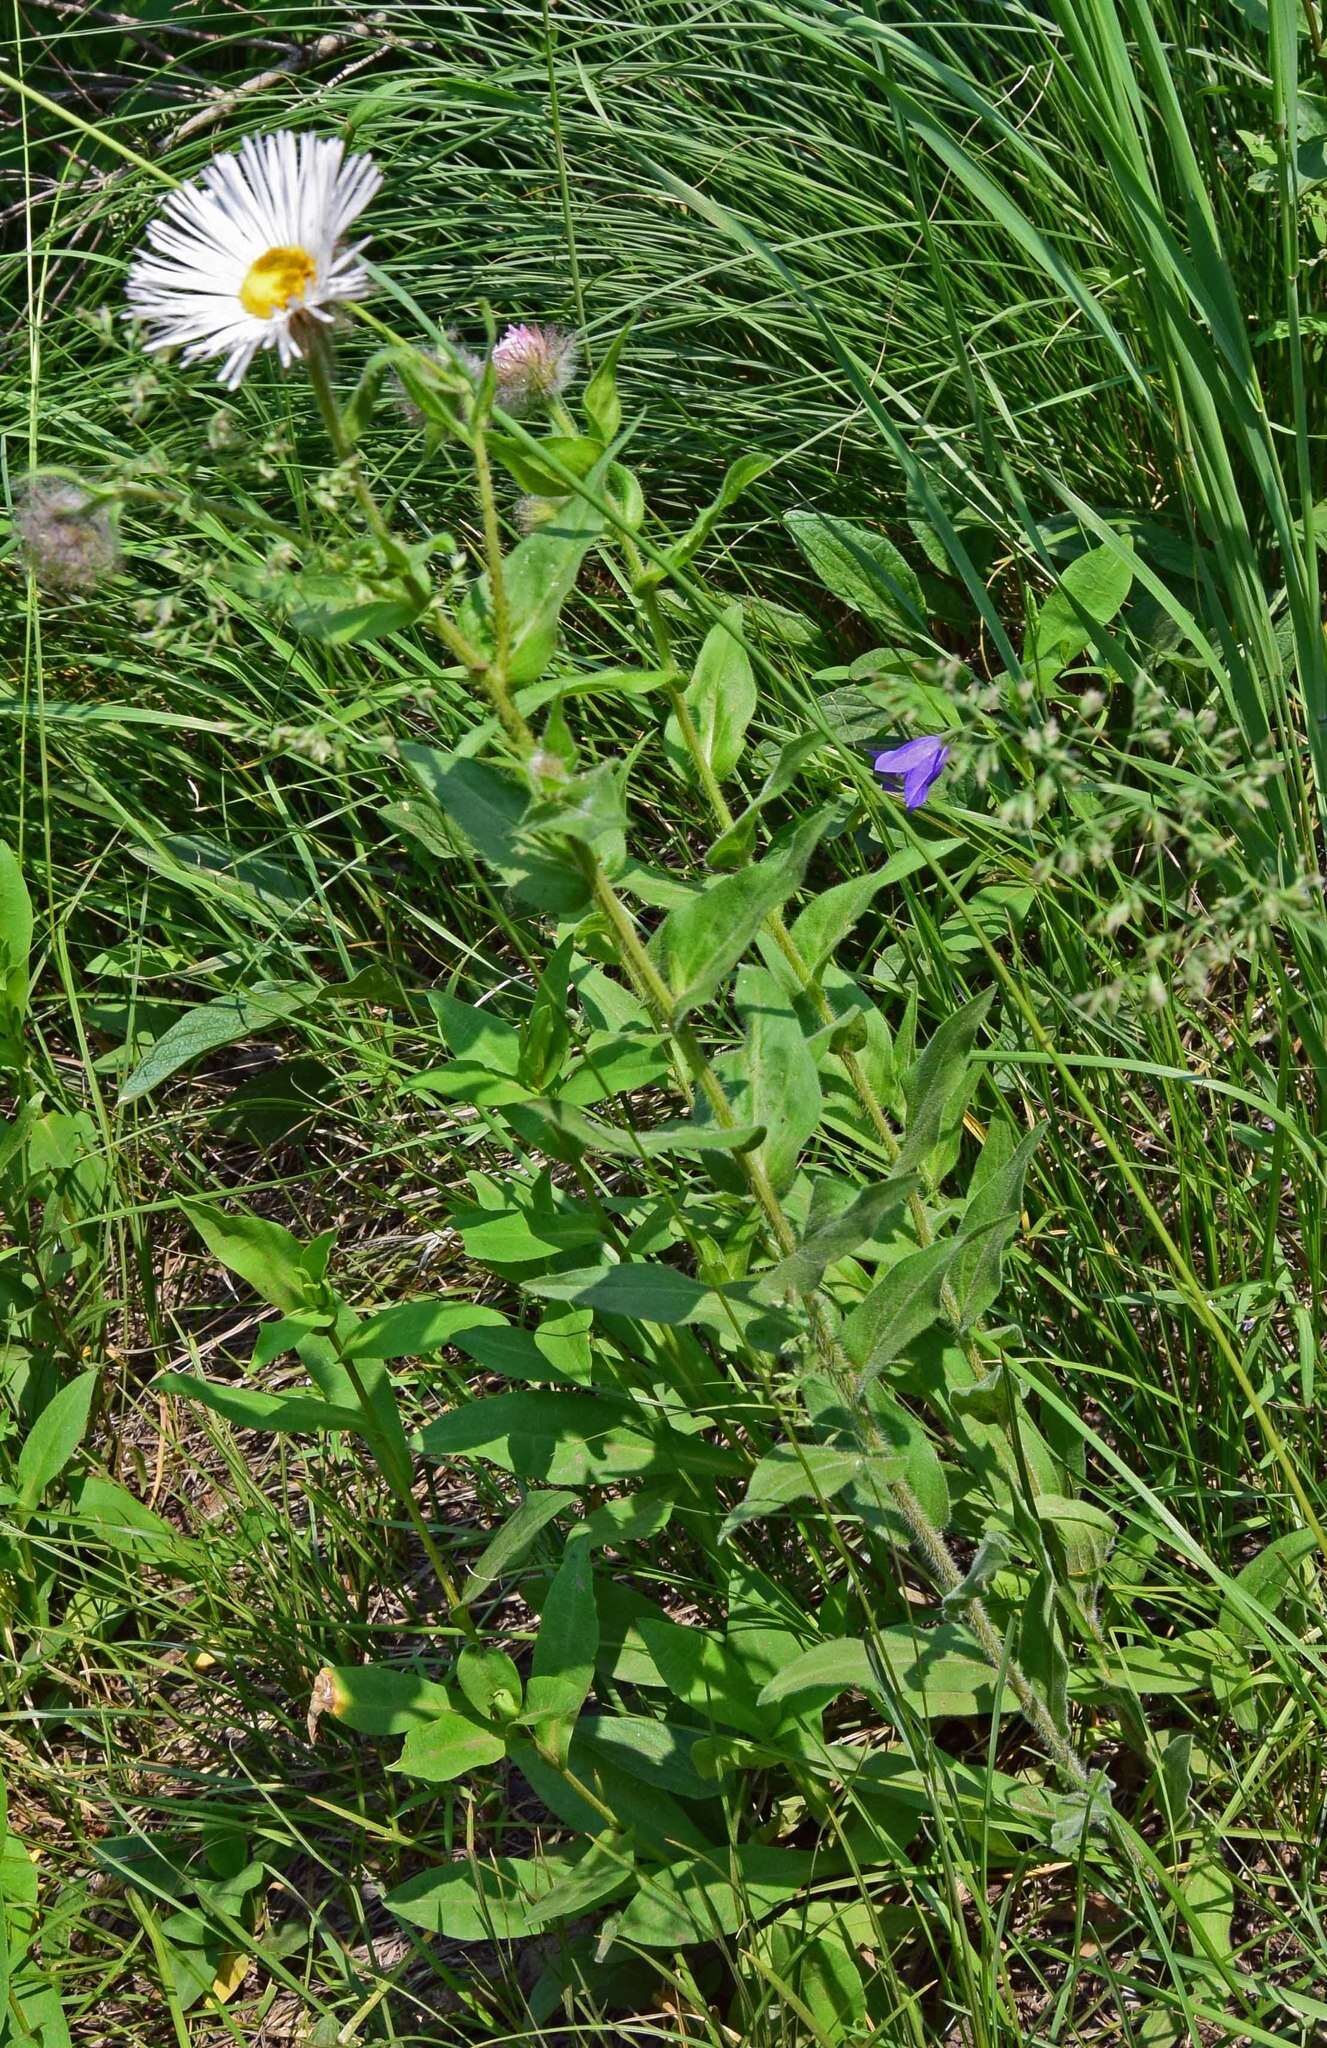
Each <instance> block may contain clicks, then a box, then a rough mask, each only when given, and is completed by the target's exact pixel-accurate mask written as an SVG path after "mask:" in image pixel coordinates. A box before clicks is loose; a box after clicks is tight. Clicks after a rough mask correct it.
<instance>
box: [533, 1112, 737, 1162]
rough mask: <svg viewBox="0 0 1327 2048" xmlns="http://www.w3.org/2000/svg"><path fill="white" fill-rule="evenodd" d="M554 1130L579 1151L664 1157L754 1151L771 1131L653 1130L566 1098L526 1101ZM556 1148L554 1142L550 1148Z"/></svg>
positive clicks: (680, 1126) (715, 1127) (717, 1127)
mask: <svg viewBox="0 0 1327 2048" xmlns="http://www.w3.org/2000/svg"><path fill="white" fill-rule="evenodd" d="M522 1107H523V1109H524V1110H525V1111H526V1112H530V1113H532V1114H533V1115H534V1116H536V1117H538V1119H539V1120H540V1122H541V1123H543V1124H544V1125H545V1126H546V1127H547V1129H548V1130H549V1132H550V1133H556V1135H557V1137H558V1138H561V1139H565V1140H568V1141H569V1142H570V1143H571V1144H572V1146H573V1147H574V1149H575V1150H576V1151H585V1152H608V1153H611V1154H613V1155H614V1156H616V1157H617V1158H619V1159H641V1158H644V1159H661V1158H669V1157H671V1156H672V1155H674V1154H694V1153H698V1152H749V1151H751V1150H752V1148H753V1147H754V1146H756V1145H759V1144H760V1143H761V1141H762V1139H763V1138H764V1136H765V1126H764V1125H763V1124H733V1125H725V1124H697V1123H677V1124H656V1125H655V1126H654V1128H653V1130H647V1131H639V1130H635V1129H632V1130H620V1129H619V1128H618V1127H617V1125H616V1124H606V1123H604V1122H603V1121H602V1119H601V1118H599V1117H592V1116H586V1114H585V1112H584V1111H583V1110H579V1109H576V1108H575V1107H574V1106H573V1105H572V1104H571V1103H570V1102H567V1101H565V1100H563V1099H561V1098H559V1099H558V1100H556V1101H554V1100H550V1099H549V1098H547V1097H538V1098H535V1099H533V1100H531V1101H529V1102H527V1103H525V1104H523V1105H522ZM550 1149H551V1148H550Z"/></svg>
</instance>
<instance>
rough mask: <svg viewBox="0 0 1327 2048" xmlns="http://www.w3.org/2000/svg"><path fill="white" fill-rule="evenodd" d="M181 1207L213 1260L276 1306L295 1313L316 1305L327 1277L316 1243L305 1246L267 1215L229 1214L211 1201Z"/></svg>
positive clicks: (188, 1203)
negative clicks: (316, 1264)
mask: <svg viewBox="0 0 1327 2048" xmlns="http://www.w3.org/2000/svg"><path fill="white" fill-rule="evenodd" d="M180 1206H181V1207H182V1208H183V1210H184V1212H185V1214H186V1216H187V1217H188V1218H189V1221H190V1222H191V1223H192V1224H193V1226H194V1229H195V1230H196V1231H197V1232H198V1235H199V1236H200V1237H201V1238H202V1240H203V1243H204V1244H205V1245H206V1246H207V1248H208V1250H209V1251H210V1252H211V1254H212V1256H213V1258H216V1259H220V1261H221V1263H222V1265H223V1266H228V1267H229V1268H230V1271H231V1272H232V1273H238V1274H239V1277H240V1279H241V1280H246V1281H247V1282H248V1284H249V1286H250V1287H252V1289H253V1291H254V1293H255V1294H260V1295H261V1296H262V1298H263V1300H264V1301H268V1302H270V1303H271V1304H272V1306H273V1308H279V1309H285V1310H287V1311H290V1310H294V1309H301V1308H305V1307H308V1306H311V1305H312V1303H313V1301H314V1300H315V1299H316V1288H317V1283H318V1281H319V1280H320V1279H321V1277H322V1274H321V1270H314V1268H313V1267H311V1264H310V1259H311V1255H312V1253H313V1246H312V1245H309V1246H305V1245H302V1244H301V1243H300V1241H299V1239H298V1238H297V1237H292V1235H291V1233H290V1232H289V1231H288V1230H287V1229H286V1228H285V1227H284V1225H283V1224H280V1223H272V1222H269V1221H268V1219H267V1218H266V1217H265V1216H246V1215H245V1214H244V1213H243V1212H242V1211H237V1212H236V1213H234V1214H229V1213H228V1212H227V1211H226V1210H224V1209H218V1208H215V1207H214V1206H213V1204H212V1203H210V1202H183V1203H181V1205H180ZM324 1262H325V1261H324Z"/></svg>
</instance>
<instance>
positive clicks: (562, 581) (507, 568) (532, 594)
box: [456, 471, 603, 683]
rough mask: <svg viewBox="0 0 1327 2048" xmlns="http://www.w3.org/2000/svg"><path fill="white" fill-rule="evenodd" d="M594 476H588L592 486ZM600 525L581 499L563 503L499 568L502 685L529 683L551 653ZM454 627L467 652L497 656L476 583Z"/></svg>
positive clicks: (486, 601) (487, 593) (486, 603)
mask: <svg viewBox="0 0 1327 2048" xmlns="http://www.w3.org/2000/svg"><path fill="white" fill-rule="evenodd" d="M597 475H598V472H597V471H594V472H592V473H591V476H590V478H589V482H590V483H591V484H593V483H594V481H595V478H596V476H597ZM602 526H603V515H602V513H600V512H598V511H596V509H595V507H594V506H593V505H591V504H590V503H589V502H588V500H587V499H585V498H569V499H568V500H567V503H566V504H565V505H563V506H562V507H561V509H560V510H559V511H558V512H557V514H556V515H555V517H554V518H553V519H551V520H550V521H549V523H548V524H547V525H546V526H541V527H540V528H539V529H538V531H537V532H535V533H532V534H529V535H528V536H527V538H526V539H525V540H523V541H519V542H518V543H517V545H516V546H515V547H514V548H513V549H512V551H511V553H510V554H509V555H508V556H507V557H506V559H505V560H504V562H503V565H502V584H503V590H504V593H505V595H506V600H507V613H508V625H509V631H510V636H511V637H510V645H509V647H508V653H507V681H508V682H509V683H532V682H534V681H535V680H536V678H537V677H539V676H541V675H542V674H543V672H544V670H545V669H546V668H547V667H548V664H549V662H550V661H551V660H552V659H553V655H554V653H555V652H556V649H557V636H558V619H559V617H560V616H561V612H562V607H563V605H564V604H565V603H566V601H567V599H568V597H569V596H570V595H571V592H572V590H573V589H574V587H575V583H576V577H577V574H578V572H579V570H580V566H581V563H582V562H583V561H584V559H585V556H586V554H587V552H588V551H589V549H590V548H591V547H592V546H593V545H594V541H595V538H596V536H597V535H598V533H599V531H600V529H601V528H602ZM456 623H457V625H458V626H459V627H460V630H461V631H462V633H464V635H465V637H466V639H467V640H468V641H469V642H470V644H471V645H472V646H473V647H476V648H477V649H478V650H479V652H480V653H481V654H483V655H485V656H487V657H488V658H490V659H492V658H493V657H494V656H495V655H496V653H497V635H496V631H495V622H494V617H493V596H492V592H491V590H490V588H489V579H488V577H487V576H483V577H481V578H480V580H479V582H478V583H477V584H475V586H474V588H473V589H472V590H471V591H470V593H469V595H468V596H467V597H466V600H465V602H464V604H463V605H462V606H461V609H460V611H459V612H458V613H457V618H456Z"/></svg>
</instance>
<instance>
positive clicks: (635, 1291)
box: [525, 1259, 716, 1324]
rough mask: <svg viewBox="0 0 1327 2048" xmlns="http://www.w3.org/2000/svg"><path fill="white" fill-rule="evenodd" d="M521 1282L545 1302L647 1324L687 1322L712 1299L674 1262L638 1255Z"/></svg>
mask: <svg viewBox="0 0 1327 2048" xmlns="http://www.w3.org/2000/svg"><path fill="white" fill-rule="evenodd" d="M525 1284H526V1291H527V1293H529V1294H541V1295H544V1296H546V1297H547V1298H548V1299H549V1300H550V1301H574V1302H576V1303H577V1304H578V1306H580V1307H582V1308H596V1309H600V1310H601V1311H603V1313H604V1314H607V1315H616V1316H631V1317H633V1318H635V1319H636V1320H637V1321H639V1322H646V1323H669V1324H672V1323H689V1322H690V1321H691V1320H692V1318H693V1317H694V1316H695V1315H696V1314H697V1312H698V1311H699V1310H701V1309H703V1308H705V1307H707V1306H708V1305H709V1304H710V1303H712V1302H713V1301H714V1300H715V1299H716V1296H715V1293H714V1290H713V1289H712V1288H709V1287H706V1286H705V1285H704V1283H703V1282H702V1281H700V1280H693V1279H691V1277H690V1276H689V1275H688V1274H686V1273H679V1272H678V1270H677V1268H676V1267H675V1266H664V1265H659V1264H657V1263H655V1262H654V1261H653V1260H649V1261H647V1260H642V1259H623V1260H622V1261H620V1262H619V1263H617V1264H615V1265H602V1266H579V1267H577V1268H576V1269H575V1271H573V1272H570V1273H554V1274H550V1275H547V1276H546V1277H544V1278H542V1279H538V1280H527V1282H526V1283H525Z"/></svg>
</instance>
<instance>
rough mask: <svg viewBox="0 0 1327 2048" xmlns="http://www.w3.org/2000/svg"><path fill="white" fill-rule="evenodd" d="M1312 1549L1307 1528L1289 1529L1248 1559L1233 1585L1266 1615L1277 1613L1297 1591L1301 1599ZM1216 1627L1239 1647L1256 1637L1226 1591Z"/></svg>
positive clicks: (1309, 1574)
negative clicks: (1285, 1533)
mask: <svg viewBox="0 0 1327 2048" xmlns="http://www.w3.org/2000/svg"><path fill="white" fill-rule="evenodd" d="M1314 1548H1315V1542H1314V1536H1313V1532H1312V1530H1311V1529H1291V1530H1290V1531H1289V1533H1288V1534H1287V1535H1285V1536H1277V1537H1274V1538H1273V1540H1272V1541H1271V1542H1270V1543H1268V1544H1267V1545H1265V1546H1264V1548H1263V1549H1262V1550H1260V1551H1259V1552H1258V1555H1257V1556H1256V1557H1254V1558H1251V1559H1250V1560H1249V1562H1248V1564H1246V1565H1245V1566H1244V1568H1243V1569H1242V1571H1240V1572H1238V1573H1237V1574H1236V1577H1235V1584H1236V1585H1237V1586H1238V1588H1239V1590H1240V1592H1241V1593H1243V1594H1244V1595H1245V1596H1246V1597H1247V1598H1248V1599H1250V1600H1252V1601H1255V1602H1256V1603H1257V1605H1258V1606H1259V1607H1260V1608H1261V1609H1262V1610H1263V1612H1264V1613H1265V1614H1267V1615H1277V1614H1279V1613H1280V1612H1281V1609H1282V1607H1283V1606H1284V1605H1285V1603H1286V1600H1287V1599H1288V1598H1289V1597H1290V1596H1291V1595H1292V1594H1297V1595H1299V1596H1300V1597H1301V1598H1302V1597H1303V1595H1304V1592H1305V1590H1306V1588H1307V1586H1308V1585H1309V1584H1311V1583H1312V1577H1311V1571H1312V1568H1311V1567H1310V1566H1309V1564H1308V1559H1309V1558H1310V1556H1311V1555H1312V1553H1313V1551H1314ZM1217 1627H1218V1628H1219V1629H1220V1630H1221V1633H1222V1634H1223V1635H1224V1636H1226V1637H1227V1638H1228V1639H1229V1641H1230V1642H1232V1643H1234V1644H1236V1645H1237V1646H1238V1647H1240V1648H1241V1649H1242V1648H1243V1647H1244V1645H1245V1644H1246V1643H1252V1642H1255V1641H1256V1640H1257V1637H1256V1633H1255V1631H1254V1630H1253V1629H1252V1628H1251V1627H1250V1625H1249V1623H1248V1622H1247V1621H1245V1619H1244V1617H1243V1615H1242V1614H1241V1612H1240V1609H1239V1605H1238V1603H1237V1602H1236V1601H1235V1600H1234V1599H1232V1598H1231V1596H1230V1595H1229V1594H1227V1595H1226V1597H1225V1599H1224V1600H1223V1601H1222V1603H1221V1611H1220V1613H1219V1614H1218V1616H1217Z"/></svg>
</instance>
